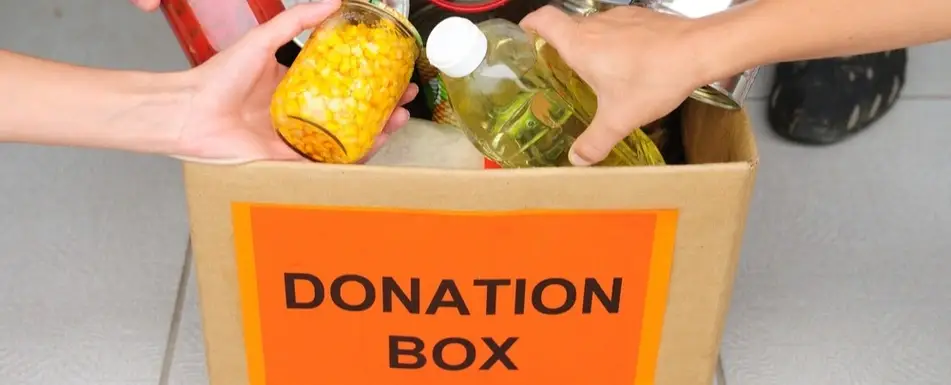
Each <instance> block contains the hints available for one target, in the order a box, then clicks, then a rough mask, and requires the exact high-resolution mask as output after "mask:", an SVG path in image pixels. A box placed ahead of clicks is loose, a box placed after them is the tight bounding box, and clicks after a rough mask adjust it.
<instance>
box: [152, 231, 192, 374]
mask: <svg viewBox="0 0 951 385" xmlns="http://www.w3.org/2000/svg"><path fill="white" fill-rule="evenodd" d="M184 260H185V262H184V264H183V265H182V273H181V276H180V277H179V279H178V290H177V292H176V295H175V306H174V308H173V310H172V322H171V323H170V324H169V330H168V341H166V342H165V355H164V356H163V357H162V371H161V373H160V374H159V381H158V385H168V381H169V376H171V374H172V363H173V361H174V359H175V348H176V344H177V342H178V333H179V331H180V330H181V325H182V313H184V312H183V311H182V310H183V309H184V307H185V297H186V295H187V293H188V277H189V276H190V275H191V269H192V239H191V235H189V237H188V244H187V245H186V246H185V258H184Z"/></svg>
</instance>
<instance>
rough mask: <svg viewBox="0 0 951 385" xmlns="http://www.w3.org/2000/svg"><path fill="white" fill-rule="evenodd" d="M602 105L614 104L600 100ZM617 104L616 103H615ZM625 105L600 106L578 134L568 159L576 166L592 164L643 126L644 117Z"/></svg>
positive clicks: (606, 155) (605, 156) (600, 159)
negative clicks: (588, 123) (614, 106)
mask: <svg viewBox="0 0 951 385" xmlns="http://www.w3.org/2000/svg"><path fill="white" fill-rule="evenodd" d="M599 104H601V105H612V104H611V103H609V102H607V101H605V102H601V101H599ZM615 105H616V104H615ZM632 114H636V112H632V111H629V110H627V108H625V107H621V106H618V107H616V108H610V109H609V108H599V109H598V111H597V112H596V113H595V115H594V119H593V120H592V121H591V125H590V126H588V128H587V129H586V130H585V131H584V132H583V133H581V135H578V139H577V140H575V143H574V144H573V145H572V146H571V150H570V152H569V153H568V159H569V160H570V161H571V164H572V165H575V166H590V165H593V164H595V163H598V162H600V161H602V160H604V158H607V157H608V155H609V154H610V153H611V150H613V149H614V146H616V145H617V144H618V143H620V142H621V141H622V140H624V139H625V138H627V137H628V136H629V135H630V134H631V132H634V129H636V128H638V127H640V126H641V123H642V122H641V120H643V119H642V118H640V117H638V116H634V115H632Z"/></svg>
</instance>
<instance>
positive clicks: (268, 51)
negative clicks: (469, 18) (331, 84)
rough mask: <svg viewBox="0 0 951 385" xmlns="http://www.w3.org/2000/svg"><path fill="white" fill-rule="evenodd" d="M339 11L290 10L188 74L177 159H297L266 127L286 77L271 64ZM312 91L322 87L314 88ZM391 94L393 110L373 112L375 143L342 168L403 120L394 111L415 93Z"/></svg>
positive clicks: (327, 0)
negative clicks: (292, 42)
mask: <svg viewBox="0 0 951 385" xmlns="http://www.w3.org/2000/svg"><path fill="white" fill-rule="evenodd" d="M339 7H340V0H324V1H322V2H319V3H314V4H305V5H299V6H295V7H292V8H291V9H289V10H287V11H285V12H283V13H281V14H279V15H278V16H277V17H275V18H274V19H272V20H271V21H269V22H267V23H265V24H263V25H261V26H259V27H257V28H255V29H254V30H252V31H251V32H249V33H248V34H247V35H246V36H245V37H244V38H243V39H241V40H240V41H239V42H238V43H236V44H235V45H234V46H233V47H231V48H229V49H228V50H226V51H224V52H222V53H220V54H218V55H216V56H215V57H213V58H212V59H211V60H209V61H208V62H206V63H205V64H202V65H201V66H199V67H196V68H195V69H193V70H190V71H189V77H190V78H191V79H192V81H193V83H194V94H193V97H192V99H191V100H192V101H191V106H190V112H189V114H188V116H187V117H185V118H184V124H183V126H182V132H181V136H182V143H183V146H184V152H185V153H184V154H182V155H184V156H185V157H189V158H196V157H197V158H203V159H205V160H209V159H217V160H218V161H223V162H242V161H250V160H256V159H303V158H302V157H301V156H300V155H299V152H298V151H295V150H294V149H292V148H291V147H289V146H288V143H287V142H291V140H287V138H285V139H282V138H281V137H280V136H279V135H278V133H277V132H275V130H274V126H272V119H271V113H270V111H269V105H270V104H271V100H272V95H274V94H275V90H276V88H277V86H278V84H279V83H281V81H282V79H284V78H285V74H286V73H287V69H286V68H284V67H283V66H282V65H280V64H278V63H277V61H276V60H275V59H274V52H275V51H277V49H278V48H279V47H280V46H281V45H283V44H285V43H286V42H288V41H290V40H291V39H293V38H294V37H295V36H297V35H298V34H300V33H301V32H302V31H304V30H307V29H311V28H313V27H314V26H316V25H318V24H320V23H321V22H323V21H324V20H325V19H327V17H329V16H330V15H331V14H333V13H334V12H335V11H337V9H338V8H339ZM316 59H317V60H324V59H323V58H319V57H318V58H316ZM328 60H329V59H328ZM318 80H328V79H318ZM312 85H313V86H314V87H323V85H321V84H319V83H315V84H312ZM396 92H397V94H395V97H396V98H395V99H394V102H393V104H392V105H388V106H387V107H388V109H387V110H386V111H385V112H384V111H379V113H380V114H381V116H382V118H381V120H380V121H379V122H380V126H379V128H378V129H377V130H376V132H374V133H373V136H374V137H376V138H375V140H373V138H369V139H370V140H368V141H367V142H368V143H370V144H371V147H372V148H371V147H367V148H366V149H365V151H362V153H361V155H360V157H359V159H353V160H352V161H350V162H347V163H353V162H357V161H360V160H361V159H366V158H367V157H368V156H370V155H372V154H373V152H375V150H376V149H378V148H379V146H380V145H381V144H382V143H383V141H384V140H385V139H386V137H387V135H388V134H389V133H391V132H392V131H393V130H395V129H396V128H398V127H401V126H402V125H404V124H405V123H406V122H407V121H408V120H409V113H408V112H407V111H406V110H404V109H402V108H399V107H397V106H399V105H402V104H405V103H407V102H409V101H410V100H412V99H413V98H414V97H415V96H416V94H417V92H418V88H417V87H416V86H415V85H407V84H402V85H401V87H399V90H398V91H396ZM400 95H402V96H400Z"/></svg>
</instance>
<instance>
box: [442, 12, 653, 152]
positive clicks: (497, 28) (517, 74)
mask: <svg viewBox="0 0 951 385" xmlns="http://www.w3.org/2000/svg"><path fill="white" fill-rule="evenodd" d="M479 29H480V30H482V32H483V33H484V34H485V36H486V38H487V40H488V43H489V44H488V51H487V53H486V58H485V61H484V62H483V63H482V65H481V66H480V67H479V68H477V69H476V70H475V72H473V73H472V74H470V75H469V76H465V77H461V78H451V77H448V76H441V78H442V80H443V82H445V85H446V91H447V94H448V96H449V102H450V103H451V104H452V106H453V109H454V110H455V111H456V113H457V114H458V116H459V118H460V119H461V121H462V123H463V125H464V126H465V128H466V130H465V131H466V134H467V135H468V136H469V138H470V140H471V141H472V142H473V143H475V144H476V146H477V147H479V149H480V150H481V151H482V152H483V153H484V154H485V155H486V156H487V157H489V158H491V159H492V160H494V161H496V162H498V163H499V164H500V165H502V167H506V168H520V167H558V166H569V165H570V162H569V161H568V150H569V149H570V148H571V145H572V143H573V142H574V140H575V138H577V137H578V135H580V134H581V133H582V132H583V131H584V130H585V129H586V128H587V127H588V126H589V125H590V124H591V120H592V118H593V117H594V113H595V112H596V111H597V108H598V99H597V96H596V95H595V93H594V91H593V90H592V89H591V87H589V86H588V85H587V84H586V83H585V82H584V81H582V80H581V78H580V77H579V76H578V75H577V74H576V73H575V72H574V71H572V70H571V69H570V68H569V67H568V66H567V65H566V64H565V63H564V61H563V60H562V59H561V57H560V56H559V55H558V53H557V52H556V51H555V50H554V49H553V48H552V47H551V46H549V45H547V44H545V42H544V41H543V40H540V39H536V38H533V37H531V36H529V35H526V34H525V33H524V32H523V31H522V29H521V28H520V27H518V26H517V25H515V24H514V23H512V22H509V21H506V20H501V19H493V20H488V21H485V22H482V23H480V24H479ZM661 164H664V159H663V157H662V156H661V154H660V151H659V150H658V149H657V146H655V145H654V143H653V141H651V139H650V138H649V137H647V135H645V134H644V133H643V132H642V131H641V130H640V129H635V130H634V131H633V133H632V134H631V135H630V136H629V137H628V138H627V139H625V140H624V141H623V142H621V143H620V144H618V145H617V146H615V147H614V149H613V150H612V151H611V154H610V155H609V156H608V157H607V158H606V159H605V160H604V161H602V162H600V163H598V166H647V165H661Z"/></svg>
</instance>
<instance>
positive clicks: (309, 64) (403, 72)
mask: <svg viewBox="0 0 951 385" xmlns="http://www.w3.org/2000/svg"><path fill="white" fill-rule="evenodd" d="M421 49H422V39H421V38H420V37H419V33H418V32H417V31H416V29H415V28H414V27H413V25H412V24H410V22H409V21H408V20H407V19H406V18H405V17H404V16H403V15H402V14H400V13H399V12H397V11H394V10H393V9H391V8H389V7H387V6H386V5H384V4H382V3H381V2H378V1H369V2H368V1H366V0H343V2H342V5H341V7H340V10H339V11H337V12H336V13H335V14H333V15H332V16H330V17H329V18H328V19H327V20H325V21H324V22H323V23H322V24H321V25H320V26H318V27H317V28H316V29H315V30H314V31H313V33H311V36H310V38H309V39H308V40H307V42H306V43H305V44H304V46H303V48H302V49H301V52H300V54H299V55H298V56H297V59H296V60H295V61H294V64H293V65H291V67H290V68H289V69H288V70H287V74H286V75H285V76H284V79H283V80H282V81H281V83H280V84H279V85H278V87H277V90H276V91H275V93H274V97H273V99H272V100H271V119H272V121H273V124H274V128H275V129H276V130H277V132H278V134H279V135H280V136H281V138H283V139H284V141H286V142H287V144H288V145H290V146H291V147H293V148H294V149H295V150H297V151H298V152H299V153H300V154H301V155H303V156H305V157H307V158H309V159H310V160H313V161H316V162H323V163H355V162H357V161H359V160H360V159H362V158H363V157H364V156H365V155H366V154H367V153H368V152H369V151H370V148H371V147H373V141H374V139H375V138H376V136H377V135H378V134H380V132H381V131H382V130H383V126H384V125H385V124H386V121H387V120H388V118H389V116H390V113H391V112H392V111H393V110H394V109H395V108H396V107H397V104H398V103H399V100H400V98H401V97H402V95H403V91H405V90H406V87H407V86H408V85H409V81H410V77H411V76H412V74H413V66H414V64H415V61H416V59H417V58H418V57H419V54H420V51H421Z"/></svg>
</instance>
